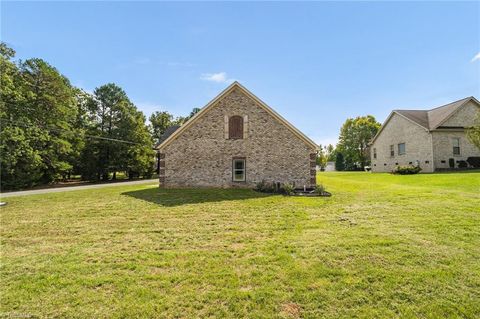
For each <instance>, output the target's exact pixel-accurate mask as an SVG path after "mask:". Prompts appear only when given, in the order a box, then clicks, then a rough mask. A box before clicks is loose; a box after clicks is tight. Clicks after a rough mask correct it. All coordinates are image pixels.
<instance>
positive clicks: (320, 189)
mask: <svg viewBox="0 0 480 319" xmlns="http://www.w3.org/2000/svg"><path fill="white" fill-rule="evenodd" d="M315 193H317V194H319V195H323V194H324V193H325V186H323V184H317V185H315Z"/></svg>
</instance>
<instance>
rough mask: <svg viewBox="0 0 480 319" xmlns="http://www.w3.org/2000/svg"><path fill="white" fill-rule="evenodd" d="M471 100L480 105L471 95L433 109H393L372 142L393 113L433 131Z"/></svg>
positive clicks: (373, 140)
mask: <svg viewBox="0 0 480 319" xmlns="http://www.w3.org/2000/svg"><path fill="white" fill-rule="evenodd" d="M469 101H474V102H476V103H477V104H478V105H480V102H479V101H478V100H477V99H476V98H474V97H473V96H469V97H466V98H464V99H461V100H458V101H455V102H451V103H448V104H445V105H442V106H439V107H436V108H433V109H431V110H393V111H392V112H391V113H390V115H389V116H388V117H387V119H386V120H385V123H383V125H382V127H381V128H380V130H379V131H378V132H377V134H376V135H375V136H374V137H373V139H372V141H371V142H370V144H372V143H373V142H375V140H376V139H377V137H378V136H379V135H380V133H381V132H382V130H383V128H384V127H385V125H387V123H388V122H389V121H390V119H391V117H392V116H393V114H398V115H400V116H402V117H403V118H405V119H407V120H409V121H410V122H412V123H414V124H417V125H419V126H421V127H422V128H424V129H425V130H427V131H431V130H435V129H437V128H439V127H440V126H441V125H442V124H443V123H445V121H447V120H448V119H449V118H450V117H452V116H453V114H455V113H456V112H457V111H458V110H459V109H460V108H462V107H463V106H464V105H465V104H467V102H469Z"/></svg>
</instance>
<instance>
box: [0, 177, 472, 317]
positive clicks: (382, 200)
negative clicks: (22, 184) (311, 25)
mask: <svg viewBox="0 0 480 319" xmlns="http://www.w3.org/2000/svg"><path fill="white" fill-rule="evenodd" d="M318 181H319V182H321V183H323V184H324V185H325V186H326V188H327V190H328V191H330V192H332V193H333V196H332V197H330V198H299V197H284V196H279V195H276V196H267V195H265V194H260V193H256V192H253V191H250V190H238V189H236V190H234V189H231V190H215V189H210V190H160V189H158V188H157V187H156V186H155V185H142V186H119V187H111V188H104V189H93V190H83V191H75V192H67V193H55V194H48V195H35V196H28V197H13V198H7V200H8V205H7V206H6V207H2V208H1V238H2V243H1V244H2V245H1V252H2V255H1V261H2V263H1V288H0V290H1V291H0V297H1V310H0V318H2V317H14V316H26V315H32V316H36V317H49V318H50V317H68V318H101V317H114V318H131V317H145V318H146V317H162V318H205V317H212V318H221V317H228V318H239V317H249V318H271V317H274V318H275V317H277V318H282V317H285V318H319V317H321V318H342V317H343V318H352V317H362V318H374V317H377V318H378V317H381V318H392V317H407V318H409V317H410V318H418V317H420V318H444V317H459V318H475V317H477V318H478V316H479V314H480V173H479V172H476V173H449V174H424V175H415V176H394V175H389V174H369V173H363V172H362V173H322V174H320V175H319V176H318Z"/></svg>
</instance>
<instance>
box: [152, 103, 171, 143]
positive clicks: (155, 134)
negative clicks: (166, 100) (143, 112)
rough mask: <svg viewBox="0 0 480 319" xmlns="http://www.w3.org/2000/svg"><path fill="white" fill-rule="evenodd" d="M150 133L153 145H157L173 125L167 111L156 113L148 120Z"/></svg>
mask: <svg viewBox="0 0 480 319" xmlns="http://www.w3.org/2000/svg"><path fill="white" fill-rule="evenodd" d="M149 121H150V132H151V134H152V138H153V140H154V141H155V143H158V142H159V140H160V138H161V137H162V135H163V133H165V130H166V129H167V128H169V127H170V126H172V125H175V121H174V120H173V115H172V114H170V113H168V112H167V111H156V112H154V113H153V114H152V115H150V118H149Z"/></svg>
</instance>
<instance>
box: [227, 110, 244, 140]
mask: <svg viewBox="0 0 480 319" xmlns="http://www.w3.org/2000/svg"><path fill="white" fill-rule="evenodd" d="M228 138H230V139H234V140H238V139H243V117H241V116H239V115H234V116H232V117H230V118H229V119H228Z"/></svg>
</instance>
